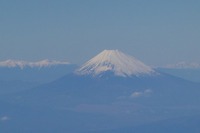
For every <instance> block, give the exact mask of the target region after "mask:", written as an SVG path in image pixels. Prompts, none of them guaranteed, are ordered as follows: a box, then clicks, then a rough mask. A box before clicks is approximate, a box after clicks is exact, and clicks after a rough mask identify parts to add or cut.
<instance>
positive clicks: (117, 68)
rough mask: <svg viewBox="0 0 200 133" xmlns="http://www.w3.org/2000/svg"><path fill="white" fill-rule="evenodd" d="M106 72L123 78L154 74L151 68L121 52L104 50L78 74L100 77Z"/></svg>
mask: <svg viewBox="0 0 200 133" xmlns="http://www.w3.org/2000/svg"><path fill="white" fill-rule="evenodd" d="M106 71H111V72H113V73H114V74H115V75H116V76H123V77H127V76H139V75H144V74H148V75H149V74H151V73H153V72H154V70H153V69H151V68H150V67H149V66H146V65H145V64H144V63H142V62H141V61H139V60H137V59H136V58H134V57H132V56H129V55H126V54H124V53H122V52H120V51H119V50H104V51H103V52H101V53H100V54H98V55H97V56H95V57H94V58H92V59H91V60H89V61H88V62H86V63H85V64H84V65H83V66H82V67H81V68H79V69H78V70H76V74H78V75H93V76H98V75H100V74H101V73H104V72H106Z"/></svg>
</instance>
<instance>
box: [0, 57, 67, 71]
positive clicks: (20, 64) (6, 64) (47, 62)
mask: <svg viewBox="0 0 200 133" xmlns="http://www.w3.org/2000/svg"><path fill="white" fill-rule="evenodd" d="M67 64H69V62H66V61H56V60H47V59H46V60H41V61H37V62H28V61H22V60H6V61H1V62H0V67H10V68H12V67H19V68H21V69H23V68H24V67H40V68H41V67H48V66H54V65H67Z"/></svg>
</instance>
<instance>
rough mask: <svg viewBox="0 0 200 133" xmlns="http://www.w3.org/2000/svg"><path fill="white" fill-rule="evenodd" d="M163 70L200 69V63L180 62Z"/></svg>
mask: <svg viewBox="0 0 200 133" xmlns="http://www.w3.org/2000/svg"><path fill="white" fill-rule="evenodd" d="M163 68H171V69H173V68H174V69H199V68H200V63H196V62H192V63H189V62H184V61H182V62H178V63H176V64H170V65H167V66H165V67H163Z"/></svg>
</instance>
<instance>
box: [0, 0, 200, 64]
mask: <svg viewBox="0 0 200 133" xmlns="http://www.w3.org/2000/svg"><path fill="white" fill-rule="evenodd" d="M199 5H200V2H199V1H197V0H194V1H185V0H184V1H180V0H175V1H158V0H153V1H137V0H136V1H129V0H127V1H120V0H109V1H107V0H102V1H92V0H88V1H81V0H75V1H74V0H73V1H63V0H59V1H38V0H35V1H25V0H22V1H13V0H11V1H6V0H2V1H1V2H0V12H1V13H0V17H1V21H0V25H1V27H0V29H1V31H0V46H1V49H0V60H6V59H19V60H27V61H36V60H42V59H55V60H63V59H64V60H67V61H69V62H72V63H75V64H82V63H83V62H85V61H87V60H88V59H90V58H91V57H93V56H94V55H96V54H98V53H100V52H101V51H102V50H104V49H119V50H121V51H122V52H124V53H127V54H129V55H132V56H134V57H136V58H138V59H140V60H142V61H143V62H145V63H146V64H149V65H154V66H158V65H159V66H160V65H166V64H174V63H176V62H180V61H186V62H200V60H199V56H200V53H199V49H200V45H199V44H200V40H199V36H198V35H199V34H200V26H199V23H200V17H199V12H200V8H199Z"/></svg>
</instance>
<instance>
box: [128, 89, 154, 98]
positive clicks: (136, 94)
mask: <svg viewBox="0 0 200 133" xmlns="http://www.w3.org/2000/svg"><path fill="white" fill-rule="evenodd" d="M151 93H152V90H151V89H146V90H144V91H135V92H133V93H132V94H131V96H130V98H138V97H142V96H148V95H149V94H151Z"/></svg>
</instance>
